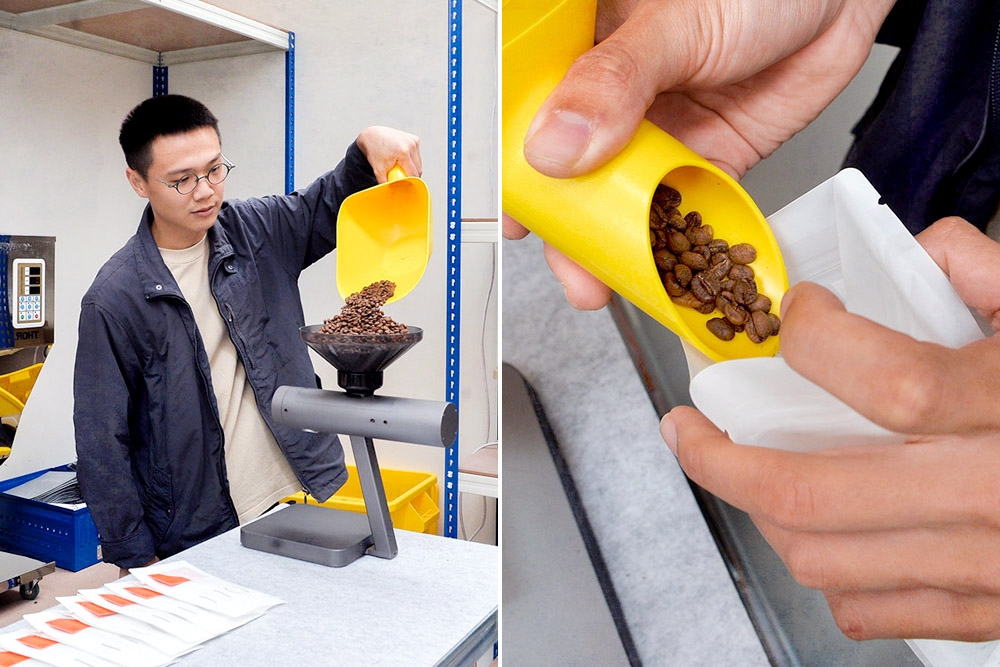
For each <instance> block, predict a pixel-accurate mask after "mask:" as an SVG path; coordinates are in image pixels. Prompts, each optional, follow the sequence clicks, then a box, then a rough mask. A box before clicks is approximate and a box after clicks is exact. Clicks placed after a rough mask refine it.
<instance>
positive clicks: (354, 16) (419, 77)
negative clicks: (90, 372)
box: [0, 0, 497, 478]
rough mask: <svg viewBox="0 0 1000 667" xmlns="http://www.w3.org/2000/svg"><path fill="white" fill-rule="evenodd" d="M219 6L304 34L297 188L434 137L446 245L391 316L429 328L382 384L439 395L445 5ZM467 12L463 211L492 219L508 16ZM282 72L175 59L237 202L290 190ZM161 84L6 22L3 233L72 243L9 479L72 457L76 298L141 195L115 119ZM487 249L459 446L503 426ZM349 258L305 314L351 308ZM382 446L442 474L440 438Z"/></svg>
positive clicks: (467, 287)
mask: <svg viewBox="0 0 1000 667" xmlns="http://www.w3.org/2000/svg"><path fill="white" fill-rule="evenodd" d="M214 4H216V5H218V6H220V7H223V8H225V9H229V10H231V11H234V12H237V13H239V14H242V15H245V16H249V17H252V18H254V19H257V20H259V21H262V22H264V23H268V24H270V25H274V26H276V27H279V28H282V29H285V30H290V31H293V32H294V33H295V37H296V55H295V58H296V96H295V105H296V142H295V170H296V171H295V176H296V177H295V180H296V186H297V187H299V186H303V185H305V184H307V183H308V182H309V181H311V180H312V179H313V178H315V177H316V176H318V175H319V174H320V173H322V172H323V171H325V170H327V169H330V168H332V167H333V166H334V165H335V164H336V163H337V162H338V161H339V160H340V159H341V157H342V156H343V153H344V150H345V149H346V147H347V145H348V144H349V143H350V142H351V141H352V140H353V139H354V137H356V136H357V134H358V132H359V131H360V130H361V129H363V128H364V127H366V126H367V125H373V124H382V125H391V126H395V127H398V128H400V129H405V130H407V131H410V132H413V133H415V134H417V135H419V136H420V137H421V149H422V156H423V166H424V174H423V177H424V180H425V181H426V182H427V184H428V186H429V188H430V191H431V198H432V202H433V208H434V225H435V238H434V248H435V252H434V255H433V257H432V259H431V264H430V266H429V267H428V269H427V272H426V274H425V277H424V278H423V280H422V281H421V283H420V284H419V285H418V286H417V288H416V289H415V290H414V291H413V292H412V293H411V294H410V295H409V296H407V297H406V298H405V299H403V300H400V301H398V302H396V303H394V304H390V305H389V306H388V307H387V308H386V312H387V313H388V314H389V315H390V316H392V317H393V318H395V319H397V320H399V321H402V322H404V323H407V324H412V325H416V326H420V327H422V328H423V329H424V339H423V341H422V342H421V343H420V344H419V345H417V346H416V347H414V348H413V349H412V350H411V351H410V352H408V353H407V355H406V356H404V357H402V358H401V359H400V360H399V361H397V362H396V363H395V364H394V365H393V366H392V367H391V368H390V369H389V370H388V371H387V373H386V382H385V386H384V388H383V392H385V393H387V394H389V393H392V394H398V395H404V396H410V397H415V398H425V399H431V400H443V399H444V397H445V381H444V376H445V336H444V324H445V312H446V294H445V260H446V254H445V253H446V251H445V248H446V245H445V232H446V215H447V207H446V203H445V202H446V199H445V173H446V169H447V153H446V135H447V116H446V112H447V107H446V105H447V89H448V85H447V84H448V71H447V45H448V3H447V2H446V0H436V1H434V2H430V1H427V2H403V1H401V0H373V1H370V2H364V3H359V2H344V1H343V0H338V1H329V0H309V1H306V0H303V1H299V2H295V3H290V2H281V3H273V2H269V1H266V0H217V1H216V2H215V3H214ZM464 19H465V25H464V34H465V39H464V42H463V48H464V63H463V65H464V71H463V83H464V85H465V87H466V94H465V96H464V99H463V102H464V117H463V118H464V128H463V129H464V137H463V139H464V151H463V159H464V165H463V167H464V168H463V179H464V193H463V194H464V198H463V208H462V215H463V216H464V217H487V216H496V166H495V165H496V153H495V150H496V149H495V146H496V119H495V115H496V109H497V105H496V91H495V83H493V84H492V85H490V84H489V83H488V82H495V81H496V46H495V45H496V32H497V20H496V16H495V14H493V13H492V12H490V11H489V10H487V9H486V8H484V7H482V6H481V5H479V4H478V3H476V2H472V1H471V0H467V1H466V2H465V5H464ZM284 67H285V60H284V55H283V54H277V53H276V54H262V55H255V56H244V57H240V58H228V59H222V60H212V61H205V62H199V63H190V64H184V65H174V66H172V67H170V68H169V90H170V92H173V93H182V94H187V95H191V96H193V97H196V98H199V99H201V100H202V101H204V102H205V103H206V104H207V105H208V106H209V108H211V109H212V110H213V112H214V113H215V114H216V115H217V116H218V117H219V119H220V125H221V130H222V135H223V149H224V151H225V152H226V155H227V157H229V158H230V159H231V160H232V161H233V162H235V163H236V164H237V165H238V169H237V170H236V171H234V172H233V175H232V176H231V177H230V179H229V180H228V181H227V188H226V194H227V196H229V197H246V196H253V195H263V194H269V193H273V192H278V191H282V190H283V189H284V167H283V165H284V90H285V87H284ZM151 90H152V73H151V68H150V67H149V66H148V65H144V64H141V63H135V62H132V61H129V60H125V59H122V58H119V57H115V56H108V55H104V54H99V53H93V52H89V51H86V50H84V49H81V48H78V47H72V46H67V45H63V44H59V43H55V42H51V41H48V40H45V39H41V38H37V37H32V36H28V35H23V34H20V33H15V32H11V31H8V30H5V29H0V155H2V159H0V195H2V196H0V220H2V223H0V233H11V234H43V235H53V236H56V237H57V239H58V240H57V244H56V344H55V345H54V346H53V350H52V353H51V354H50V355H49V358H48V360H47V362H46V364H45V367H44V369H43V371H42V374H41V376H40V378H39V380H38V384H37V385H36V389H35V391H34V393H33V394H32V397H31V399H30V400H29V402H28V405H27V406H26V409H25V413H24V415H23V417H22V421H21V425H20V428H19V431H18V436H17V439H16V441H15V446H14V452H13V455H12V457H11V459H10V460H8V462H7V463H6V464H5V465H4V466H3V467H2V468H0V478H7V477H10V476H12V475H14V474H22V473H23V472H30V471H33V470H37V469H39V468H41V467H45V466H48V465H56V464H58V463H64V462H66V461H69V460H72V459H73V458H75V452H74V448H73V431H72V365H73V357H74V354H75V347H76V325H77V317H78V312H79V303H80V299H81V297H82V295H83V292H84V291H85V290H86V288H87V287H88V286H89V284H90V282H91V280H92V278H93V276H94V274H95V273H96V271H97V269H98V268H99V267H100V265H101V264H102V263H103V262H104V261H105V260H106V259H107V258H108V257H109V256H110V255H111V254H112V253H113V252H114V251H115V250H116V249H117V248H119V247H120V246H121V245H122V244H123V243H124V242H125V241H126V240H127V238H128V237H129V236H130V235H131V234H132V233H133V232H134V231H135V228H136V226H137V223H138V217H139V215H140V213H141V211H142V207H143V204H144V200H140V199H138V198H137V197H136V196H135V195H134V194H133V193H132V191H131V189H130V188H129V186H128V185H127V183H126V181H125V179H124V177H123V172H124V161H123V159H122V156H121V151H120V149H119V148H118V145H117V131H118V126H119V124H120V122H121V120H122V118H123V117H124V116H125V114H126V113H127V112H128V110H129V109H130V108H131V107H132V106H134V105H135V104H137V103H138V102H140V101H141V100H142V99H144V98H146V97H148V96H149V95H150V94H151ZM470 92H471V94H470ZM477 245H478V244H477ZM484 245H485V246H486V247H485V249H484V248H481V247H476V246H469V245H467V248H468V250H467V255H466V256H464V257H463V275H462V309H463V320H462V334H463V335H462V341H461V343H462V357H461V363H462V393H461V396H460V407H461V432H460V438H461V442H462V444H463V451H472V449H474V448H475V447H477V446H478V445H479V444H481V443H483V442H485V441H487V440H490V439H495V438H496V413H497V407H496V398H495V382H494V381H493V379H492V372H493V368H494V367H495V366H496V361H495V360H496V358H497V346H496V340H497V319H496V297H495V291H496V290H495V289H494V290H493V293H492V296H490V285H491V283H492V282H493V281H495V278H496V276H495V273H494V271H495V270H494V268H493V262H492V259H491V255H492V252H491V250H490V249H489V245H490V244H484ZM335 262H336V257H335V254H334V255H333V256H331V257H328V258H326V259H324V260H323V261H321V262H319V263H318V264H317V265H315V266H314V267H312V268H311V269H309V270H308V271H307V272H306V274H305V275H304V277H303V280H302V283H301V286H302V292H303V305H304V308H305V313H306V320H307V322H321V321H322V320H323V319H325V318H327V317H332V316H333V315H335V314H336V313H337V312H339V311H340V308H341V306H342V305H343V301H342V300H341V299H340V297H339V295H338V294H337V291H336V286H335V282H334V276H335V266H336V265H335ZM484 324H485V331H484V329H483V327H484ZM484 342H485V355H486V359H487V361H486V363H485V364H483V362H482V359H483V354H484V352H483V350H484V346H483V343H484ZM314 360H315V363H316V366H317V370H318V371H319V372H320V374H321V376H322V377H323V380H324V384H325V386H327V387H334V388H335V387H336V373H335V371H334V370H333V369H332V368H331V367H328V366H327V365H326V364H325V362H323V361H322V360H320V359H319V358H318V357H314ZM484 365H485V366H486V367H487V369H486V377H485V378H484V377H483V375H484V373H483V370H482V367H483V366H484ZM490 425H491V426H490ZM466 443H468V444H466ZM345 444H346V443H345ZM378 451H379V458H380V464H381V465H382V467H383V468H405V469H412V470H426V471H430V472H434V473H435V474H437V475H438V476H439V478H441V476H442V474H443V461H444V456H443V453H442V451H441V450H437V449H431V448H427V447H417V446H411V445H400V444H397V443H378Z"/></svg>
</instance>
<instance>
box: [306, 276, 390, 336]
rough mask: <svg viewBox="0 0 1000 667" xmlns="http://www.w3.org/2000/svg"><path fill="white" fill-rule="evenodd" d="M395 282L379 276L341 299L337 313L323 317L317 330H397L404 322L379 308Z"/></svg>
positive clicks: (388, 296) (322, 331)
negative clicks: (323, 319)
mask: <svg viewBox="0 0 1000 667" xmlns="http://www.w3.org/2000/svg"><path fill="white" fill-rule="evenodd" d="M395 291H396V283H394V282H392V281H391V280H379V281H378V282H374V283H372V284H371V285H368V286H367V287H365V288H364V289H362V290H361V291H360V292H355V293H354V294H352V295H350V296H349V297H347V299H345V303H344V307H343V308H341V310H340V314H338V315H336V316H335V317H333V318H332V319H328V320H325V321H324V322H323V326H321V327H320V328H319V329H318V330H317V331H318V332H319V333H325V334H369V335H371V334H400V333H406V332H407V328H406V325H405V324H400V323H399V322H396V321H395V320H393V319H392V318H391V317H389V316H387V315H386V314H385V313H383V312H382V306H384V305H385V302H386V301H388V300H389V299H391V298H392V295H393V294H394V293H395Z"/></svg>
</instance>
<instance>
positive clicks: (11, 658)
mask: <svg viewBox="0 0 1000 667" xmlns="http://www.w3.org/2000/svg"><path fill="white" fill-rule="evenodd" d="M25 660H28V658H26V657H24V656H23V655H18V654H17V653H11V652H10V651H3V652H0V667H8V665H16V664H17V663H19V662H24V661H25Z"/></svg>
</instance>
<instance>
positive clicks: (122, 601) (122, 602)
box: [101, 593, 135, 607]
mask: <svg viewBox="0 0 1000 667" xmlns="http://www.w3.org/2000/svg"><path fill="white" fill-rule="evenodd" d="M101 597H102V598H104V599H105V600H107V601H108V602H110V603H111V604H113V605H116V606H118V607H127V606H129V605H130V604H135V603H134V602H132V601H131V600H128V599H126V598H123V597H122V596H120V595H112V594H111V593H101Z"/></svg>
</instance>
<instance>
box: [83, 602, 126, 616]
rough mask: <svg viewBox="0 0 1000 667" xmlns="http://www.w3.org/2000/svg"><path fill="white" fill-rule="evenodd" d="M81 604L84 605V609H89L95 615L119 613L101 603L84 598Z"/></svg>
mask: <svg viewBox="0 0 1000 667" xmlns="http://www.w3.org/2000/svg"><path fill="white" fill-rule="evenodd" d="M126 602H127V600H126ZM79 604H80V606H81V607H83V608H84V609H86V610H87V611H89V612H90V613H91V614H93V615H94V616H114V615H115V614H117V613H118V612H116V611H111V610H110V609H105V608H104V607H102V606H101V605H99V604H94V603H93V602H91V601H90V600H84V601H83V602H80V603H79Z"/></svg>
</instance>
